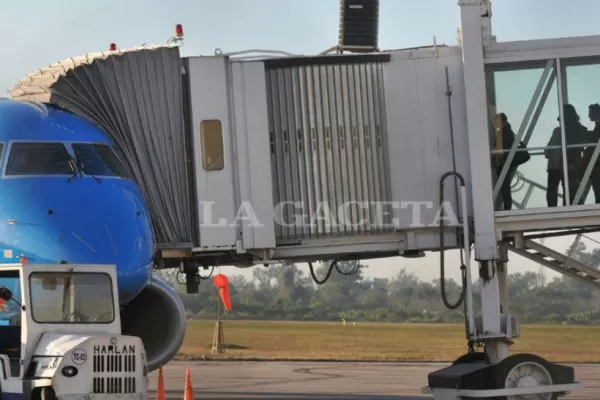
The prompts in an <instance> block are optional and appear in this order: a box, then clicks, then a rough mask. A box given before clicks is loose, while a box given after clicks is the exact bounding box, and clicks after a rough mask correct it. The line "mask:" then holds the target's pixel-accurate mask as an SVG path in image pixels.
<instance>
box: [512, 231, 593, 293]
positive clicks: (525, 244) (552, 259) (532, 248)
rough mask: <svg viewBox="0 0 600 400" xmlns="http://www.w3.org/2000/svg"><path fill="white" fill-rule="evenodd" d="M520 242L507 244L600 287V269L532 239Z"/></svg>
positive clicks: (567, 273) (532, 257)
mask: <svg viewBox="0 0 600 400" xmlns="http://www.w3.org/2000/svg"><path fill="white" fill-rule="evenodd" d="M578 238H579V236H578ZM576 242H578V239H576ZM520 244H522V246H515V242H511V243H508V244H506V246H507V248H508V250H510V251H512V252H514V253H516V254H518V255H520V256H523V257H525V258H527V259H529V260H531V261H535V262H537V263H539V264H541V265H543V266H545V267H548V268H550V269H552V270H554V271H556V272H558V273H560V274H563V275H566V276H569V277H571V278H573V279H576V280H578V281H580V282H583V283H586V284H588V285H590V286H591V287H594V288H596V289H600V270H597V269H596V268H592V267H590V266H588V265H585V264H582V263H581V262H579V261H577V260H575V259H573V258H570V257H569V256H566V255H564V254H562V253H559V252H557V251H555V250H552V249H550V248H548V247H546V246H544V245H542V244H539V243H537V242H535V241H533V240H531V239H527V238H524V240H523V241H522V242H521V243H520Z"/></svg>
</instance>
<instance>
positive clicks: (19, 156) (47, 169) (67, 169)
mask: <svg viewBox="0 0 600 400" xmlns="http://www.w3.org/2000/svg"><path fill="white" fill-rule="evenodd" d="M73 172H74V170H73V168H72V165H71V157H69V153H68V152H67V149H66V148H65V146H64V145H63V144H62V143H42V142H27V143H13V144H12V146H11V148H10V154H9V156H8V163H7V165H6V172H5V173H6V175H71V174H73Z"/></svg>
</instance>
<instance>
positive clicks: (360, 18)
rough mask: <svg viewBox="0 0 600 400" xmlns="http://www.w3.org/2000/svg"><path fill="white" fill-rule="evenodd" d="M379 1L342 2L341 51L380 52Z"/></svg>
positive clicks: (357, 0) (344, 0)
mask: <svg viewBox="0 0 600 400" xmlns="http://www.w3.org/2000/svg"><path fill="white" fill-rule="evenodd" d="M378 41H379V0H340V37H339V43H338V48H339V50H341V51H350V52H355V53H368V52H373V51H379V47H378Z"/></svg>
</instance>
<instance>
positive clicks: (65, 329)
mask: <svg viewBox="0 0 600 400" xmlns="http://www.w3.org/2000/svg"><path fill="white" fill-rule="evenodd" d="M116 282H117V274H116V268H115V266H114V265H84V264H31V263H20V264H13V265H0V285H1V286H0V365H1V368H2V373H1V374H0V398H2V399H31V400H58V399H90V400H93V399H107V400H110V399H115V400H116V399H131V400H134V399H135V400H142V399H147V398H148V369H147V365H146V353H145V350H144V346H143V343H142V341H141V339H140V338H137V337H133V336H125V335H121V320H120V315H119V298H118V290H117V283H116Z"/></svg>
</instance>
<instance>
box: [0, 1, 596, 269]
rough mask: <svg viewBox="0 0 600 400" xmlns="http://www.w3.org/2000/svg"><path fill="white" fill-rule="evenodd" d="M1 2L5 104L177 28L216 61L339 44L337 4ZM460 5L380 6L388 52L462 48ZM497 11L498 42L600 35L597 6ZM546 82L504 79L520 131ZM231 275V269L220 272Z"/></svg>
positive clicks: (587, 85)
mask: <svg viewBox="0 0 600 400" xmlns="http://www.w3.org/2000/svg"><path fill="white" fill-rule="evenodd" d="M0 2H1V3H2V17H3V18H2V23H0V37H2V38H4V41H3V42H4V49H3V51H2V58H1V61H0V93H2V94H0V96H5V95H6V90H7V89H9V88H11V87H12V86H13V85H14V83H15V82H16V81H17V80H18V79H19V78H21V77H22V76H23V75H25V74H27V73H29V72H31V71H32V70H34V69H36V68H39V67H41V66H44V65H46V64H50V63H52V62H55V61H59V60H63V59H65V58H68V57H71V56H76V55H81V54H84V53H86V52H94V51H99V50H104V49H108V46H109V44H110V43H111V42H114V43H117V44H118V46H119V47H122V48H126V47H131V46H136V45H140V44H143V43H147V44H160V43H165V42H166V40H167V39H168V38H169V37H170V36H172V34H173V27H174V25H175V24H177V23H181V24H183V27H184V30H185V34H186V41H185V45H184V47H183V54H184V55H199V54H213V52H214V50H215V48H221V49H222V50H223V51H224V52H230V51H237V50H245V49H253V48H254V49H256V48H258V49H277V50H286V51H288V52H293V53H300V54H311V53H312V54H314V53H318V52H320V51H323V50H325V49H326V48H329V47H331V46H333V45H335V44H336V43H337V31H338V15H339V1H338V0H300V1H292V0H219V1H214V0H178V1H171V0H169V1H166V0H143V1H142V0H127V1H123V0H102V1H99V0H86V1H74V0H54V1H52V2H46V1H42V0H19V1H18V2H17V1H8V0H0ZM456 3H457V1H456V0H419V1H415V0H411V1H408V0H381V18H380V47H381V48H382V49H384V50H385V49H395V48H403V47H411V46H420V45H430V44H431V43H432V38H433V36H434V35H435V36H436V37H437V42H438V43H444V44H448V45H454V44H456V27H457V26H458V25H459V24H460V18H459V7H458V6H457V5H456ZM493 11H494V18H493V21H492V26H493V30H494V34H495V35H496V36H497V37H498V40H499V41H510V40H526V39H539V38H548V37H561V36H580V35H594V34H600V31H599V30H598V15H600V1H598V0H576V1H573V0H569V1H567V0H551V1H550V2H549V1H547V0H526V1H523V0H502V1H498V0H496V1H495V2H494V4H493ZM585 68H587V69H588V70H587V71H584V72H581V71H573V72H570V74H572V75H573V77H571V76H569V77H568V79H569V83H570V87H569V96H570V98H569V100H570V101H572V102H573V103H574V104H575V106H576V107H577V109H578V111H579V113H580V115H581V117H582V120H583V122H584V123H586V124H587V125H588V126H589V125H590V124H589V121H588V120H587V105H589V104H590V103H592V102H596V101H598V102H600V85H599V84H600V78H598V77H596V76H600V74H598V75H596V74H595V72H596V71H592V68H590V67H585ZM598 72H600V71H598ZM540 74H541V71H533V72H530V73H528V74H527V76H525V74H524V73H522V72H520V73H517V74H515V73H513V75H511V76H509V75H508V73H505V75H504V76H499V77H498V78H497V79H498V81H499V82H503V84H502V87H503V90H502V91H501V92H499V93H498V101H497V102H498V108H499V110H500V109H503V110H504V111H506V112H507V114H508V116H509V118H510V119H511V122H512V123H513V125H514V126H515V130H516V129H518V126H519V124H520V120H521V118H522V115H523V113H524V111H525V109H526V107H527V102H528V101H529V98H530V97H531V94H532V93H533V90H534V88H535V85H536V84H537V79H538V77H539V75H540ZM516 75H519V76H516ZM584 75H585V79H584V78H582V77H583V76H584ZM594 78H595V80H594V81H592V82H590V79H594ZM594 88H598V90H594ZM516 90H522V93H524V96H521V98H520V100H519V99H517V98H516V97H515V96H514V93H515V91H516ZM554 92H555V91H554ZM571 92H573V93H571ZM596 93H597V96H598V99H596V98H595V94H596ZM571 98H573V99H574V100H572V99H571ZM557 115H558V107H557V101H556V94H554V95H552V94H551V96H550V98H549V100H548V105H547V106H546V107H545V109H544V112H543V113H542V120H543V121H541V122H540V124H539V125H538V128H537V129H536V131H535V132H534V135H533V137H532V140H531V142H530V144H531V145H536V146H543V145H545V142H546V141H547V138H548V135H549V133H550V132H551V130H552V128H553V127H554V126H555V124H556V117H557ZM522 170H523V172H524V173H525V174H526V175H527V176H528V177H530V178H535V180H538V181H539V180H544V172H545V164H544V161H543V160H542V159H540V157H534V159H533V160H532V161H530V163H529V164H527V165H526V166H524V167H522ZM519 196H520V195H519V194H517V195H516V197H517V198H519ZM544 203H545V198H544V193H543V192H539V193H536V194H535V195H534V196H533V197H532V200H531V203H530V205H529V207H531V206H542V205H543V204H544ZM546 244H547V245H549V244H554V246H556V250H561V251H562V250H564V249H565V248H566V247H567V246H568V242H565V240H564V239H563V240H562V241H560V242H557V239H554V240H548V241H547V242H546ZM447 259H448V269H449V271H448V273H447V275H448V276H449V277H457V276H458V265H457V263H456V260H457V257H456V256H453V257H452V256H450V255H449V256H448V257H447ZM511 260H513V262H512V263H511V267H510V270H511V271H524V270H538V268H539V267H538V266H537V264H533V263H531V262H529V261H527V260H524V259H521V258H519V257H517V256H515V255H511ZM438 262H439V257H438V256H437V255H435V254H433V255H430V256H428V257H427V258H425V259H420V260H405V259H402V258H396V259H389V260H379V261H369V262H368V263H369V265H371V266H372V268H370V271H369V272H368V274H367V275H370V276H392V275H394V274H395V273H396V271H397V269H398V268H399V267H407V268H408V269H409V270H411V271H414V272H415V273H417V275H418V276H420V277H422V278H425V279H432V278H435V277H437V276H438V274H439V266H438ZM228 271H229V268H226V269H225V268H224V269H222V272H228ZM236 271H239V270H236ZM550 275H551V274H550V273H549V276H550Z"/></svg>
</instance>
